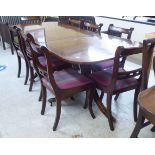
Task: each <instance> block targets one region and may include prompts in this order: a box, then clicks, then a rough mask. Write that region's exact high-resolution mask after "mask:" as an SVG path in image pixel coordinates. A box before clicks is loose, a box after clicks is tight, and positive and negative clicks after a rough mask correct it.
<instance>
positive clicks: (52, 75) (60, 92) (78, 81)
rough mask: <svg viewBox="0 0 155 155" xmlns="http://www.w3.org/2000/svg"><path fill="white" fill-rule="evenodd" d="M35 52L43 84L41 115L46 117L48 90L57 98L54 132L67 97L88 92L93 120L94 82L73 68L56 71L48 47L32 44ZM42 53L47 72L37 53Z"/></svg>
mask: <svg viewBox="0 0 155 155" xmlns="http://www.w3.org/2000/svg"><path fill="white" fill-rule="evenodd" d="M30 45H31V48H32V50H33V56H34V58H35V62H36V64H35V65H36V70H37V73H38V75H39V76H40V79H41V84H42V97H43V99H42V109H41V114H42V115H44V112H45V107H46V89H48V90H49V91H50V92H51V93H52V94H54V95H55V98H56V117H55V122H54V125H53V131H55V130H56V128H57V126H58V122H59V119H60V114H61V101H62V100H63V99H65V98H67V97H71V96H73V95H74V94H76V93H79V92H82V91H87V95H86V96H87V101H88V102H89V103H88V105H89V111H90V114H91V116H92V117H93V118H95V115H94V113H93V111H92V101H93V93H94V91H95V89H94V84H93V82H92V81H91V80H90V79H89V78H87V77H85V76H83V75H80V74H79V73H78V72H76V71H75V70H73V69H72V68H67V69H63V70H59V71H55V69H54V64H53V62H52V61H51V59H52V57H53V56H54V54H53V53H52V52H51V51H49V50H48V49H47V48H46V47H44V46H42V47H41V48H38V47H35V45H34V44H32V43H30ZM38 51H40V52H42V53H43V54H44V56H45V59H46V61H47V71H45V70H44V69H43V68H42V64H41V63H40V62H39V59H38V56H37V54H36V53H38Z"/></svg>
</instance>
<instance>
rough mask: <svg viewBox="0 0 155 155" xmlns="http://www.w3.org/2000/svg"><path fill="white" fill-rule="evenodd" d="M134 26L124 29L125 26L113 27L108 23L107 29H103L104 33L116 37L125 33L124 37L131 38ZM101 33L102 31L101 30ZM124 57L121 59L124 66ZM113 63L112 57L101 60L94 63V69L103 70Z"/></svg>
mask: <svg viewBox="0 0 155 155" xmlns="http://www.w3.org/2000/svg"><path fill="white" fill-rule="evenodd" d="M133 30H134V28H132V27H131V28H130V29H126V28H121V27H115V26H114V25H113V24H110V25H109V28H108V31H105V32H104V33H106V34H108V35H113V36H116V37H122V34H126V39H129V40H130V39H131V35H132V32H133ZM101 33H102V32H101ZM125 60H126V57H124V58H123V59H122V61H121V67H124V63H125ZM113 63H114V59H109V60H105V61H102V62H100V63H97V64H95V70H97V71H99V70H104V69H106V68H109V67H112V66H113Z"/></svg>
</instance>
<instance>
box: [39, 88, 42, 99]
mask: <svg viewBox="0 0 155 155" xmlns="http://www.w3.org/2000/svg"><path fill="white" fill-rule="evenodd" d="M41 100H42V86H41V89H40V95H39V99H38V101H41Z"/></svg>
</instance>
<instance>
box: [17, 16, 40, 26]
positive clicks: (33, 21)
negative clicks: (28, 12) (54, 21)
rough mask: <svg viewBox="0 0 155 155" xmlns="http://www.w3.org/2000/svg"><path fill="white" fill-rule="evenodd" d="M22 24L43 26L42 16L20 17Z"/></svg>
mask: <svg viewBox="0 0 155 155" xmlns="http://www.w3.org/2000/svg"><path fill="white" fill-rule="evenodd" d="M20 20H21V24H31V25H32V24H39V25H40V24H41V23H42V21H41V17H40V16H21V17H20Z"/></svg>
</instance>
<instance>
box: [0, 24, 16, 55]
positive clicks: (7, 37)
mask: <svg viewBox="0 0 155 155" xmlns="http://www.w3.org/2000/svg"><path fill="white" fill-rule="evenodd" d="M0 31H1V32H0V33H1V38H2V44H3V49H4V50H6V45H5V43H7V44H9V45H10V48H11V53H12V54H14V48H13V44H12V40H11V34H10V31H9V25H8V23H3V22H0Z"/></svg>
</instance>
